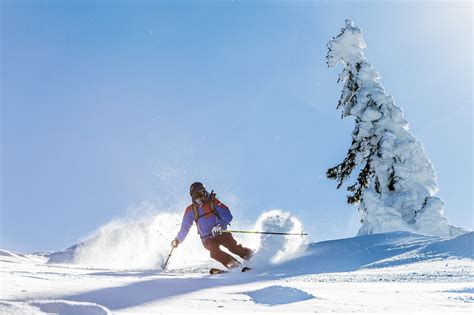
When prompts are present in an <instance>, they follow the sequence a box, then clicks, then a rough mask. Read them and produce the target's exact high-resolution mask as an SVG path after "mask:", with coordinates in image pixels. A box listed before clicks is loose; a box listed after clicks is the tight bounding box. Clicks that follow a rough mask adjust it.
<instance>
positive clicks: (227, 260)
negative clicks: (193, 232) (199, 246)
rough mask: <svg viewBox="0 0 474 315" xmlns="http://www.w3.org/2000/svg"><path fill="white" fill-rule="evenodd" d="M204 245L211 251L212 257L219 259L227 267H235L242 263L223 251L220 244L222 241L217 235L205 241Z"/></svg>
mask: <svg viewBox="0 0 474 315" xmlns="http://www.w3.org/2000/svg"><path fill="white" fill-rule="evenodd" d="M203 244H204V247H205V248H206V249H207V250H208V251H209V252H210V254H211V258H212V259H215V260H217V261H218V262H220V263H221V264H223V265H224V266H226V267H227V268H229V269H230V268H234V267H237V266H239V265H240V263H239V261H238V260H237V259H235V258H234V257H232V256H231V255H229V254H227V253H226V252H223V251H222V250H221V249H220V248H219V246H220V245H221V244H220V242H219V241H218V240H217V237H211V238H207V239H205V240H204V241H203Z"/></svg>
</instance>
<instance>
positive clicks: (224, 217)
mask: <svg viewBox="0 0 474 315" xmlns="http://www.w3.org/2000/svg"><path fill="white" fill-rule="evenodd" d="M215 202H216V209H217V211H218V212H219V215H220V216H221V220H220V222H219V223H220V224H221V225H222V227H224V228H226V227H227V226H228V225H229V224H230V222H231V221H232V214H231V213H230V210H229V208H228V207H227V206H226V205H225V204H223V203H222V202H220V201H219V200H216V201H215Z"/></svg>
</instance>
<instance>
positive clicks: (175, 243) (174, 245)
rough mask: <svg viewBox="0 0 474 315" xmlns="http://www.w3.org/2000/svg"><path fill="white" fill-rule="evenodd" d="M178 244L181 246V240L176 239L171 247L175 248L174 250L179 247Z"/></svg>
mask: <svg viewBox="0 0 474 315" xmlns="http://www.w3.org/2000/svg"><path fill="white" fill-rule="evenodd" d="M178 244H179V240H177V239H174V240H173V241H172V242H171V246H173V247H174V248H176V247H178Z"/></svg>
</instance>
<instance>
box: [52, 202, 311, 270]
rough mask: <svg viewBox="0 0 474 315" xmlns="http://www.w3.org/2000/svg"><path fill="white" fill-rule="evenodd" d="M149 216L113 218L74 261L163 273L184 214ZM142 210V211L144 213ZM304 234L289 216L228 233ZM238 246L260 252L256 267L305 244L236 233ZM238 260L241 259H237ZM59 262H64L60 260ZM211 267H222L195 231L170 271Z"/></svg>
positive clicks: (271, 215)
mask: <svg viewBox="0 0 474 315" xmlns="http://www.w3.org/2000/svg"><path fill="white" fill-rule="evenodd" d="M145 208H147V209H146V211H142V212H143V213H147V215H139V216H133V217H132V218H123V219H116V220H113V221H111V222H109V223H107V224H105V225H103V226H101V227H99V228H98V229H97V230H96V231H95V232H94V233H93V234H92V236H91V237H89V238H88V239H87V240H86V241H84V242H83V243H81V244H80V245H78V246H77V248H75V250H74V255H73V259H72V261H71V262H73V263H75V264H80V265H87V266H94V267H100V268H111V269H126V270H149V269H161V265H162V264H163V262H164V261H165V260H166V258H167V256H168V254H169V251H170V250H171V245H170V243H171V241H172V240H173V239H174V237H175V236H176V234H177V232H178V231H179V228H180V225H181V218H182V213H176V212H159V211H157V209H155V208H154V207H153V206H152V205H146V206H145ZM142 210H143V209H142ZM234 226H238V227H239V229H245V230H255V231H270V232H289V233H301V231H302V229H303V226H302V224H301V222H300V221H299V220H298V219H296V218H295V217H293V216H291V214H290V213H289V212H283V211H281V210H271V211H268V212H264V213H263V214H261V215H260V217H259V218H258V220H257V222H256V224H255V225H254V226H251V225H250V226H249V225H239V222H238V219H237V220H235V221H233V222H232V226H230V227H229V229H232V228H234ZM234 237H235V238H236V239H237V241H238V242H239V243H242V244H243V245H244V246H247V247H250V248H251V249H253V250H255V255H254V257H253V258H252V260H251V261H250V262H249V265H251V266H264V265H271V264H276V263H280V262H283V261H286V260H289V259H291V258H294V257H296V256H298V255H299V254H300V253H302V251H303V250H304V248H305V245H306V241H305V239H304V238H302V237H299V236H280V235H259V234H251V235H249V234H237V233H235V234H234ZM236 258H238V257H236ZM56 262H60V261H56ZM209 266H215V267H222V266H221V265H220V264H219V263H218V262H216V261H214V260H212V259H211V258H210V257H209V252H208V251H207V250H206V249H204V247H203V245H202V243H201V240H200V238H199V237H198V235H197V231H196V227H195V226H193V227H192V228H191V230H190V231H189V234H188V236H187V238H186V240H185V241H184V242H183V243H182V244H180V245H179V247H178V248H176V249H175V250H174V251H173V255H172V257H171V259H170V260H169V263H168V266H167V269H168V270H192V269H199V268H204V267H209Z"/></svg>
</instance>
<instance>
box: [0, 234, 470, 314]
mask: <svg viewBox="0 0 474 315" xmlns="http://www.w3.org/2000/svg"><path fill="white" fill-rule="evenodd" d="M473 241H474V233H468V234H465V235H462V236H460V237H458V238H456V239H452V240H443V239H439V238H433V237H427V236H421V235H416V234H411V233H407V232H393V233H385V234H374V235H369V236H359V237H354V238H348V239H341V240H334V241H325V242H320V243H314V244H310V245H309V246H308V247H307V250H306V252H305V253H304V255H302V256H300V257H297V258H294V259H292V260H289V261H284V262H282V263H278V264H273V265H268V266H265V267H262V268H259V267H258V266H257V268H256V270H254V271H252V272H248V273H240V272H237V271H235V272H230V273H227V274H222V275H217V276H210V275H208V274H207V270H208V268H207V267H206V266H198V267H193V268H192V269H185V268H176V269H174V270H169V271H166V272H163V271H161V270H154V269H148V270H121V269H107V268H95V267H91V266H84V265H82V266H81V265H77V264H47V260H48V258H47V257H44V256H39V255H32V254H31V255H28V254H26V255H25V254H19V253H12V252H8V251H0V262H1V269H0V275H1V284H2V288H1V295H0V300H1V301H0V314H12V313H13V312H16V314H45V313H48V312H56V313H59V314H110V313H114V314H122V313H123V314H142V313H150V312H157V311H159V312H163V313H168V312H192V313H203V312H219V311H223V312H224V311H230V312H247V311H249V312H255V311H257V312H269V311H272V312H273V311H275V310H278V311H282V312H292V313H294V312H308V311H311V312H352V311H357V312H374V311H379V312H380V311H398V312H413V311H425V312H430V311H435V312H439V311H449V312H453V311H461V312H472V310H473V302H474V281H473V280H474V273H473V270H474V269H473V266H474V253H473V251H474V249H473V247H472V244H473ZM254 267H255V266H254Z"/></svg>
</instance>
